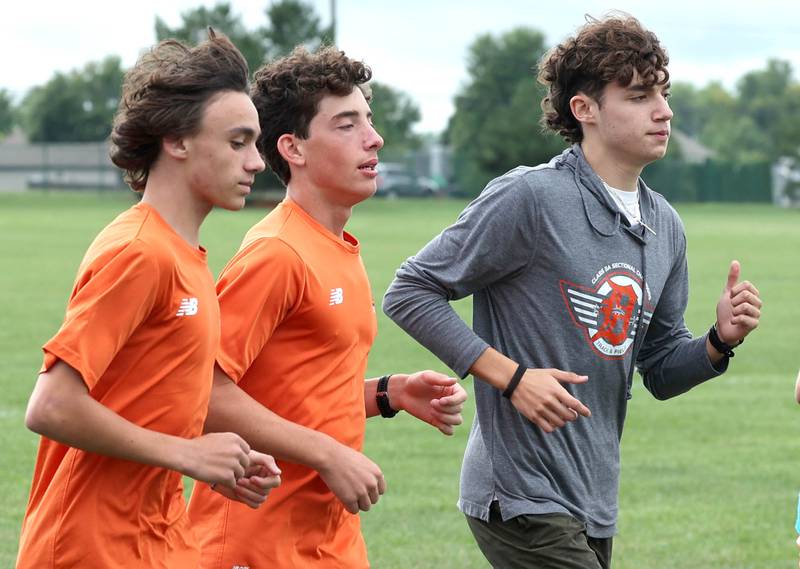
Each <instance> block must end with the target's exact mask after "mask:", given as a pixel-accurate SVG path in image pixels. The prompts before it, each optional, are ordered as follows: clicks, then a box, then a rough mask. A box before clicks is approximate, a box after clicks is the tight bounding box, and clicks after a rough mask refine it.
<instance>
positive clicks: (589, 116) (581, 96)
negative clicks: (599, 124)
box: [569, 91, 597, 124]
mask: <svg viewBox="0 0 800 569" xmlns="http://www.w3.org/2000/svg"><path fill="white" fill-rule="evenodd" d="M569 108H570V110H571V111H572V115H573V116H574V117H575V120H577V121H578V122H579V123H581V124H594V123H595V121H596V113H597V101H595V100H594V99H592V98H591V97H590V96H589V95H587V94H585V93H583V92H581V91H578V93H576V94H575V95H574V96H573V97H572V98H571V99H570V100H569Z"/></svg>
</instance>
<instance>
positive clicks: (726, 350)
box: [708, 322, 744, 358]
mask: <svg viewBox="0 0 800 569" xmlns="http://www.w3.org/2000/svg"><path fill="white" fill-rule="evenodd" d="M708 341H709V342H711V345H712V346H714V349H715V350H717V351H718V352H719V353H720V354H722V355H724V356H727V357H729V358H732V357H733V356H734V353H733V348H735V347H736V346H739V345H741V343H742V342H744V340H742V342H739V343H738V344H736V346H731V345H730V344H726V343H725V342H723V341H722V339H721V338H720V337H719V333H717V323H716V322H714V325H713V326H711V328H709V329H708Z"/></svg>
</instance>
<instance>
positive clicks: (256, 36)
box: [156, 2, 266, 71]
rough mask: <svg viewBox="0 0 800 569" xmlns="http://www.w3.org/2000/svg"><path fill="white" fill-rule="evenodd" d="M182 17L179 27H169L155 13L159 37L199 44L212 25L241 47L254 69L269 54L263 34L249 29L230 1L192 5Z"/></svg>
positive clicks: (159, 39) (158, 38)
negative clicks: (208, 5)
mask: <svg viewBox="0 0 800 569" xmlns="http://www.w3.org/2000/svg"><path fill="white" fill-rule="evenodd" d="M181 18H182V20H183V21H182V22H181V25H180V26H178V27H176V28H170V27H169V26H168V25H167V24H166V23H165V22H164V20H162V19H161V18H159V17H158V16H156V39H157V40H158V41H161V40H165V39H176V40H180V41H182V42H184V43H187V44H189V45H196V44H198V43H200V42H201V41H203V40H205V39H206V38H207V37H208V27H209V26H211V27H213V28H214V29H215V30H218V31H220V32H222V33H223V34H225V35H226V36H228V38H229V39H230V40H231V41H232V42H233V43H234V44H235V45H236V47H238V48H239V51H241V52H242V55H243V56H244V58H245V59H246V60H247V64H248V65H249V66H250V70H251V71H252V70H255V69H257V68H258V66H260V65H261V64H262V63H263V61H264V57H265V55H266V46H265V42H264V37H263V35H262V34H260V33H258V32H251V31H249V30H247V29H246V28H245V26H244V24H242V20H241V17H240V16H239V15H238V14H234V13H233V10H232V9H231V5H230V4H229V3H227V2H222V3H219V4H217V5H216V6H214V7H213V8H206V7H205V6H201V7H199V8H193V9H191V10H187V11H186V12H184V13H183V14H181Z"/></svg>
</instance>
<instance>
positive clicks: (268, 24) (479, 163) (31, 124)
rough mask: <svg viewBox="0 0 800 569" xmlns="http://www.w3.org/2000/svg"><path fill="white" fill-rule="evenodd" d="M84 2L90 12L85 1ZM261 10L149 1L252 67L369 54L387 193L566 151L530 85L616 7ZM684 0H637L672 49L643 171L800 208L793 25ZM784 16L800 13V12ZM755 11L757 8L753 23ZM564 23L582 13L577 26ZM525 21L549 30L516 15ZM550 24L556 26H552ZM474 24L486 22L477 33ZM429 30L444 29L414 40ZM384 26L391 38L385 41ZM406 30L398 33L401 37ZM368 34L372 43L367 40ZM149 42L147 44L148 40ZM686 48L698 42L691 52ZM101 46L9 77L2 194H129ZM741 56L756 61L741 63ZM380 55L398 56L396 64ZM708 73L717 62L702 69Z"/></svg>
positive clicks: (697, 190) (118, 72)
mask: <svg viewBox="0 0 800 569" xmlns="http://www.w3.org/2000/svg"><path fill="white" fill-rule="evenodd" d="M770 1H771V0H768V1H767V4H769V3H770ZM199 2H200V0H198V3H199ZM80 3H82V4H85V5H86V6H85V7H86V8H91V6H93V5H94V3H93V2H91V1H89V0H82V1H81V2H80ZM253 4H255V3H253V2H248V3H245V2H241V1H234V2H229V1H221V2H217V3H215V4H211V3H210V2H203V3H199V4H198V5H197V6H195V7H187V8H185V9H183V11H182V12H181V13H180V16H179V17H178V18H177V19H175V20H174V21H170V22H168V21H166V19H164V18H162V17H161V16H159V15H158V14H159V13H160V12H159V11H158V9H157V8H154V10H155V13H153V14H151V15H150V16H149V17H150V18H152V19H151V24H150V26H151V28H150V29H151V30H152V31H153V32H154V38H153V39H154V40H160V39H164V38H178V39H181V40H184V41H186V42H189V43H195V42H197V41H198V40H199V39H201V38H203V37H205V34H206V28H207V26H213V27H214V28H216V29H218V30H220V31H222V32H224V33H225V34H227V35H228V36H229V37H230V38H231V39H232V40H233V41H234V43H235V44H236V45H237V46H238V47H239V48H240V49H241V50H242V52H243V53H244V54H245V56H246V58H247V59H248V62H249V63H250V67H251V69H252V70H255V69H257V68H258V66H259V65H261V63H262V62H264V61H268V60H270V59H273V58H275V57H279V56H281V55H284V54H286V53H288V52H289V51H290V50H291V49H292V48H293V47H294V46H295V45H298V44H304V45H306V47H307V48H308V49H311V50H314V49H316V48H318V47H319V46H320V45H323V44H327V43H336V44H337V45H339V46H340V47H343V48H344V49H346V50H347V52H348V54H350V55H352V56H354V57H363V58H364V59H365V60H366V62H367V63H368V64H370V65H371V66H372V67H373V70H374V72H375V75H374V76H375V80H374V81H373V82H372V89H373V93H374V100H373V111H374V113H375V124H376V127H377V128H378V130H379V132H381V134H382V135H383V136H384V138H385V140H386V146H385V148H384V150H383V151H382V152H381V161H382V165H381V166H380V167H379V168H380V170H381V175H380V177H379V189H378V194H379V195H387V196H427V195H432V196H433V195H447V194H452V195H457V196H461V197H470V196H474V195H477V193H478V192H479V191H480V190H481V189H482V188H483V187H484V185H485V184H486V182H487V181H489V180H490V179H491V178H493V177H495V176H497V175H499V174H501V173H503V172H505V171H507V170H509V169H511V168H513V167H515V166H517V165H519V164H527V165H535V164H538V163H540V162H543V161H546V160H548V159H549V158H550V157H551V156H552V155H553V154H555V153H557V152H559V151H560V150H561V149H562V148H563V147H564V143H563V141H562V140H561V139H559V138H558V137H556V136H554V135H551V134H545V133H544V132H542V130H541V128H540V127H539V124H538V121H539V118H540V116H541V110H540V108H539V101H540V99H541V97H542V93H543V91H542V88H541V86H540V85H538V84H537V82H536V80H535V70H536V66H537V62H538V61H539V59H540V58H541V56H542V55H543V54H544V53H545V52H546V50H547V49H548V48H549V47H551V45H553V44H554V43H556V42H558V41H560V40H561V39H563V38H564V37H565V36H566V35H568V34H570V33H571V32H572V31H573V30H574V28H575V27H577V26H579V25H580V24H581V23H582V20H583V16H584V14H583V13H584V12H585V11H588V12H589V13H591V14H592V15H594V16H601V15H602V14H604V13H606V12H607V9H608V8H607V7H606V6H603V5H602V3H599V2H588V3H587V2H584V3H581V6H582V9H580V10H578V9H576V6H574V4H575V3H574V2H565V3H564V8H563V10H560V11H559V13H558V14H556V15H553V14H550V15H547V16H545V15H544V14H537V13H536V12H535V10H533V9H532V8H531V7H530V6H531V5H530V3H528V4H526V3H524V2H522V3H520V2H511V3H510V5H509V6H504V7H502V8H500V7H488V6H486V5H485V4H484V3H481V2H476V1H465V2H441V3H437V4H436V6H430V7H426V6H425V5H424V4H421V3H420V2H418V1H417V0H411V1H410V2H408V3H407V4H408V5H407V6H405V7H403V8H400V7H397V6H396V5H395V4H394V3H388V2H374V3H371V4H370V6H369V8H368V11H367V8H366V7H363V5H362V7H361V8H360V9H359V8H358V4H359V3H355V2H346V1H343V0H339V2H338V3H337V1H336V0H273V1H270V2H267V1H265V2H263V4H261V5H260V8H258V9H256V10H255V11H254V7H253ZM626 4H629V3H626V2H622V3H621V5H623V6H624V5H626ZM686 4H688V3H681V2H677V3H675V5H674V6H671V8H670V10H669V11H667V12H665V11H664V10H661V11H660V12H658V13H657V14H658V15H655V13H653V12H652V11H650V8H647V7H644V6H642V7H638V6H637V7H631V8H630V9H631V10H632V12H633V14H634V15H635V16H638V17H640V18H641V19H642V20H643V23H644V24H645V25H646V26H648V27H650V28H651V29H653V30H654V31H655V32H656V33H657V34H659V36H660V37H661V39H662V42H663V43H664V44H665V45H666V46H667V48H668V49H669V50H670V53H671V54H673V57H672V62H671V70H672V79H673V90H672V92H673V97H672V100H671V103H672V106H673V109H674V111H675V118H674V120H673V136H672V140H671V144H670V150H669V153H668V155H667V157H666V159H665V160H662V161H659V162H657V163H655V164H653V165H651V166H650V167H648V168H647V169H646V170H645V173H644V178H645V180H646V181H647V182H648V183H649V184H650V185H651V186H653V187H654V188H655V189H657V190H658V191H660V192H661V193H663V194H665V195H666V196H667V198H668V199H670V200H672V201H700V202H704V201H733V202H773V203H775V204H778V205H781V206H791V205H797V204H798V202H800V197H798V194H800V190H798V189H797V186H798V181H797V180H798V178H799V177H800V83H799V82H798V79H797V75H796V68H797V67H798V66H799V65H800V63H799V62H800V50H798V49H797V47H796V46H797V42H796V37H797V36H796V33H794V34H792V32H791V29H790V28H791V25H790V24H788V23H786V22H789V21H791V20H792V18H791V17H789V16H790V15H791V14H787V18H786V19H777V20H776V19H774V18H772V19H770V20H769V22H770V23H769V24H768V25H766V27H765V26H764V25H761V26H759V25H757V24H756V23H753V24H752V25H749V26H748V25H746V24H744V23H743V22H744V21H746V20H743V19H741V18H746V17H747V14H746V12H747V10H748V8H747V7H746V6H743V7H742V8H743V10H744V12H745V13H744V14H739V16H738V17H739V19H731V18H732V17H733V16H731V15H730V14H728V13H726V14H717V16H718V17H717V18H715V19H714V20H713V21H711V20H702V19H699V18H690V17H689V14H688V13H686V14H681V13H680V10H681V6H683V9H684V10H690V9H691V10H712V12H714V10H716V9H713V8H703V7H695V8H688V7H687V5H686ZM188 5H191V2H189V3H188ZM511 5H514V6H516V7H517V8H520V10H519V12H518V13H517V14H516V16H517V17H516V18H512V17H511V16H513V15H514V6H511ZM617 5H620V3H618V4H617ZM522 8H525V9H522ZM784 8H785V6H784ZM98 10H100V9H99V8H98ZM789 10H795V11H797V12H798V13H797V14H796V15H797V16H800V8H789ZM639 12H644V13H645V16H648V17H649V19H647V18H646V17H645V16H643V15H640V14H639ZM740 12H741V11H740ZM762 12H763V11H762ZM759 13H760V12H752V16H753V18H754V19H755V17H756V15H758V14H759ZM254 14H256V15H254ZM354 14H355V15H356V16H354ZM481 16H482V17H483V20H482V21H477V22H476V21H475V20H476V18H478V17H481ZM356 17H358V18H360V20H356ZM409 18H411V21H412V22H413V23H414V25H418V26H419V27H420V30H413V29H403V30H398V29H397V28H398V27H402V26H404V25H405V26H408V25H409V24H408V22H409ZM565 18H570V19H571V23H570V24H569V25H568V26H567V27H565V26H566V24H564V19H565ZM462 20H463V21H462ZM689 20H691V21H692V22H693V23H687V22H688V21H689ZM519 21H522V22H525V21H541V22H542V24H541V27H537V26H534V25H519V24H512V23H510V22H519ZM759 21H761V20H759ZM795 21H796V20H795ZM456 22H458V25H457V24H456ZM505 22H509V24H508V25H505V26H504V25H503V24H504V23H505ZM116 25H120V24H116ZM678 25H680V26H682V31H683V32H684V33H683V35H682V36H681V41H680V42H679V43H678V42H676V40H675V39H673V38H672V37H671V35H670V34H672V33H673V32H674V31H675V27H676V26H678ZM459 26H460V27H463V28H465V31H463V32H461V35H459V36H457V37H459V38H460V39H462V40H464V41H465V42H466V43H465V44H464V46H466V47H464V46H461V51H462V52H463V53H461V55H460V56H459V57H460V59H459V60H458V61H457V62H456V63H455V64H454V65H448V66H444V65H441V63H439V62H441V61H444V59H443V58H444V57H446V56H447V55H448V53H449V52H452V51H453V50H454V49H456V46H452V45H449V43H448V38H450V37H451V36H453V34H454V33H455V32H454V31H453V28H454V27H456V28H458V27H459ZM787 26H789V27H787ZM552 28H558V29H559V30H561V31H560V33H558V34H555V33H554V32H553V30H552ZM662 28H664V29H665V32H663V33H662ZM469 29H475V30H482V29H483V30H488V31H485V32H482V31H478V32H476V33H475V34H474V35H473V36H472V37H471V39H470V40H467V39H466V38H465V36H464V34H465V33H467V30H469ZM421 30H426V31H429V30H435V31H436V34H435V35H434V34H431V33H428V34H423V35H419V34H418V33H417V32H418V31H421ZM337 31H338V32H339V33H338V35H337ZM723 32H724V33H723ZM795 32H796V30H795ZM75 33H76V34H79V33H80V32H75ZM376 33H377V37H379V38H386V41H375V38H376ZM398 34H399V36H400V37H401V38H402V40H400V41H399V42H398V43H393V42H392V41H391V40H392V39H393V38H396V37H398ZM790 36H791V37H792V38H793V39H790ZM453 37H456V36H453ZM368 39H371V41H372V43H371V44H370V43H368V44H367V45H365V42H367V40H368ZM703 42H705V43H703ZM148 43H149V42H148V40H147V38H142V41H141V46H146V45H147V44H148ZM684 44H686V46H688V47H694V49H695V51H694V52H691V53H688V54H687V52H686V47H685V46H684ZM751 44H752V45H758V46H759V47H758V49H759V50H760V51H758V53H759V54H761V55H759V56H758V57H757V56H756V55H754V54H755V53H756V52H755V51H754V49H755V48H751V49H750V51H749V52H747V50H746V49H745V50H744V51H743V49H744V48H745V47H746V46H747V45H751ZM708 45H712V46H713V49H708V48H707V47H705V46H708ZM349 46H353V47H352V49H351V48H350V47H349ZM787 46H789V47H787ZM140 49H141V47H140ZM94 51H95V52H96V53H97V56H98V57H97V59H96V60H93V61H88V62H83V63H82V65H79V66H75V67H73V68H71V69H69V70H57V71H55V72H53V74H52V76H51V77H50V78H49V79H47V80H46V81H44V82H42V83H41V84H38V85H33V86H29V87H27V88H25V89H21V88H20V87H19V85H17V86H14V85H10V86H9V87H4V86H3V85H4V82H11V81H12V77H16V75H14V74H4V75H3V76H0V191H3V190H6V191H21V190H24V189H27V188H89V189H96V188H103V189H113V188H123V187H124V184H123V182H122V178H121V176H120V175H119V174H118V173H117V172H116V171H115V169H114V168H113V166H112V165H111V164H110V162H109V160H108V158H107V154H108V153H107V147H106V142H105V141H106V138H107V136H108V133H109V131H110V125H111V118H112V116H113V114H114V111H115V109H116V106H117V97H118V94H119V88H120V83H121V80H122V77H123V74H124V71H125V67H126V66H125V65H124V64H123V59H122V57H121V56H120V55H116V54H113V53H112V54H109V55H106V52H113V51H114V45H108V46H103V47H102V48H100V49H95V50H94ZM743 53H752V54H753V55H751V56H750V57H749V58H746V57H744V56H743V55H742V54H743ZM451 55H452V54H451ZM404 57H405V59H403V58H404ZM759 57H761V58H760V59H759ZM53 59H54V60H55V59H57V57H55V56H53ZM10 61H11V60H9V62H10ZM381 61H393V62H395V64H394V65H392V66H391V67H387V64H386V63H383V64H381V63H380V62H381ZM397 62H402V63H397ZM434 62H436V63H434ZM54 63H55V62H54ZM5 65H6V64H5V63H4V67H5ZM381 65H383V66H381ZM704 66H705V67H704ZM396 68H401V69H396ZM702 70H706V72H707V73H708V70H713V71H712V74H711V75H703V71H702ZM713 73H716V75H714V74H713ZM684 76H687V77H688V79H691V82H690V81H689V80H687V79H685V78H684ZM384 78H388V79H389V80H388V81H387V80H386V79H384ZM415 93H416V94H417V95H414V94H415ZM257 185H258V189H260V190H271V191H280V185H279V184H278V182H277V180H276V179H275V178H274V177H273V176H271V175H269V174H267V175H263V176H260V177H259V180H258V182H257Z"/></svg>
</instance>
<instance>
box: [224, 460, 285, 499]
mask: <svg viewBox="0 0 800 569" xmlns="http://www.w3.org/2000/svg"><path fill="white" fill-rule="evenodd" d="M248 456H249V458H250V464H249V465H248V467H247V468H245V471H244V475H243V476H242V477H241V478H239V480H237V481H236V487H235V488H233V489H231V488H228V487H227V486H221V485H219V484H212V485H211V489H212V490H214V491H215V492H217V493H219V494H222V495H223V496H225V497H226V498H228V499H229V500H236V501H237V502H242V503H243V504H246V505H247V506H249V507H251V508H253V509H254V510H255V509H256V508H258V507H259V506H260V505H261V504H263V503H264V501H266V499H267V496H268V495H269V491H270V490H272V489H273V488H277V487H278V485H280V483H281V476H280V474H281V470H280V468H278V465H277V464H275V459H274V458H272V457H271V456H270V455H268V454H262V453H260V452H256V451H254V450H251V451H250V452H249V453H248Z"/></svg>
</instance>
